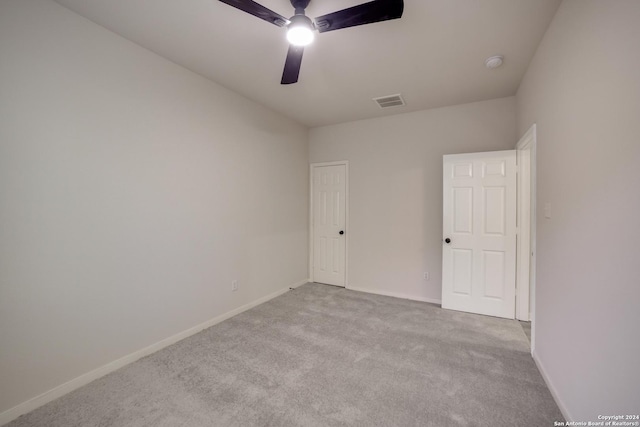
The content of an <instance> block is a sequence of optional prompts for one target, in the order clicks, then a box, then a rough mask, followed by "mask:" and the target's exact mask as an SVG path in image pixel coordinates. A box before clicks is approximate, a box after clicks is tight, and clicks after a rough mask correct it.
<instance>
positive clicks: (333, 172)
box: [311, 162, 347, 286]
mask: <svg viewBox="0 0 640 427" xmlns="http://www.w3.org/2000/svg"><path fill="white" fill-rule="evenodd" d="M311 187H312V192H311V194H312V197H311V229H312V237H311V240H312V244H311V252H312V256H311V262H312V268H311V271H312V275H311V276H312V277H311V279H312V280H313V281H314V282H318V283H325V284H328V285H335V286H345V285H346V247H347V245H346V242H347V234H346V233H347V229H346V223H347V164H346V162H332V163H320V164H312V165H311Z"/></svg>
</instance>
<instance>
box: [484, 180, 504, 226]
mask: <svg viewBox="0 0 640 427" xmlns="http://www.w3.org/2000/svg"><path fill="white" fill-rule="evenodd" d="M505 210H506V206H505V188H504V187H488V188H484V233H485V234H497V235H500V236H503V235H504V233H505V229H506V226H507V224H506V222H505V219H506V218H505Z"/></svg>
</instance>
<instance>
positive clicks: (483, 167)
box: [442, 150, 516, 319]
mask: <svg viewBox="0 0 640 427" xmlns="http://www.w3.org/2000/svg"><path fill="white" fill-rule="evenodd" d="M443 185H444V187H443V252H442V267H443V272H442V307H443V308H447V309H452V310H460V311H468V312H471V313H480V314H486V315H491V316H498V317H506V318H510V319H513V318H514V316H515V260H516V258H515V255H516V251H515V245H516V223H515V220H516V152H515V150H513V151H497V152H489V153H471V154H455V155H448V156H444V159H443ZM447 238H449V239H450V243H446V242H445V241H444V240H445V239H447Z"/></svg>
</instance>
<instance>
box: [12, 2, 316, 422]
mask: <svg viewBox="0 0 640 427" xmlns="http://www.w3.org/2000/svg"><path fill="white" fill-rule="evenodd" d="M0 94H1V96H0V413H1V412H3V411H5V410H7V409H8V408H11V407H14V406H15V405H18V404H19V403H21V402H24V401H26V400H27V399H29V398H32V397H34V396H36V395H38V394H40V393H43V392H45V391H47V390H49V389H51V388H53V387H55V386H58V385H60V384H62V383H64V382H65V381H68V380H71V379H73V378H75V377H77V376H78V375H81V374H83V373H85V372H87V371H90V370H92V369H95V368H97V367H99V366H101V365H104V364H106V363H107V362H111V361H113V360H115V359H117V358H119V357H121V356H124V355H127V354H129V353H131V352H134V351H136V350H139V349H141V348H143V347H145V346H148V345H150V344H153V343H155V342H157V341H159V340H161V339H164V338H167V337H169V336H171V335H173V334H176V333H178V332H181V331H184V330H186V329H188V328H190V327H193V326H195V325H198V324H200V323H201V322H204V321H206V320H209V319H211V318H213V317H215V316H218V315H220V314H222V313H226V312H228V311H230V310H232V309H234V308H236V307H239V306H241V305H243V304H246V303H249V302H252V301H255V300H257V299H259V298H260V297H264V296H265V295H268V294H271V293H273V292H276V291H279V290H281V289H284V288H286V287H287V286H290V285H292V284H293V283H295V282H298V281H300V280H304V279H305V278H306V277H307V256H306V253H307V245H308V243H307V230H308V215H307V210H308V198H307V192H308V166H307V159H308V157H307V156H308V153H307V130H306V129H305V128H303V127H301V126H299V125H297V124H295V123H293V122H292V121H291V120H288V119H285V118H284V117H282V116H280V115H277V114H275V113H273V112H271V111H270V110H268V109H266V108H263V107H261V106H258V105H256V104H255V103H253V102H250V101H248V100H246V99H244V98H242V97H240V96H238V95H235V94H233V93H231V92H230V91H228V90H226V89H224V88H222V87H220V86H218V85H216V84H214V83H212V82H210V81H208V80H205V79H204V78H202V77H200V76H198V75H195V74H193V73H191V72H190V71H187V70H185V69H183V68H181V67H179V66H177V65H175V64H173V63H170V62H168V61H166V60H165V59H162V58H160V57H159V56H157V55H155V54H153V53H151V52H149V51H147V50H145V49H142V48H140V47H139V46H137V45H134V44H132V43H130V42H128V41H126V40H124V39H122V38H121V37H119V36H116V35H115V34H113V33H110V32H108V31H106V30H104V29H103V28H101V27H99V26H97V25H95V24H93V23H91V22H89V21H87V20H86V19H84V18H81V17H79V16H78V15H75V14H74V13H72V12H70V11H68V10H66V9H64V8H63V7H61V6H59V5H58V4H56V3H54V2H51V1H44V0H30V1H23V0H3V1H2V2H0ZM233 279H237V280H239V285H240V289H239V291H238V292H235V293H232V292H231V289H230V288H231V281H232V280H233Z"/></svg>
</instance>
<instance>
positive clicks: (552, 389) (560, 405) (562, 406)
mask: <svg viewBox="0 0 640 427" xmlns="http://www.w3.org/2000/svg"><path fill="white" fill-rule="evenodd" d="M531 357H533V361H534V362H535V363H536V366H537V367H538V371H540V375H542V379H543V380H544V382H545V383H546V384H547V388H548V389H549V391H550V392H551V396H553V400H555V401H556V405H558V409H560V412H562V416H563V417H564V419H565V421H574V420H573V417H572V416H571V414H570V413H569V410H568V409H567V407H566V406H565V404H564V402H563V401H562V399H560V396H559V395H558V391H557V390H556V388H555V386H554V385H553V382H552V381H551V378H549V375H547V371H546V370H545V369H544V365H543V364H542V362H541V361H540V359H539V358H538V354H537V353H536V352H535V351H532V352H531ZM558 421H561V420H558Z"/></svg>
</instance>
